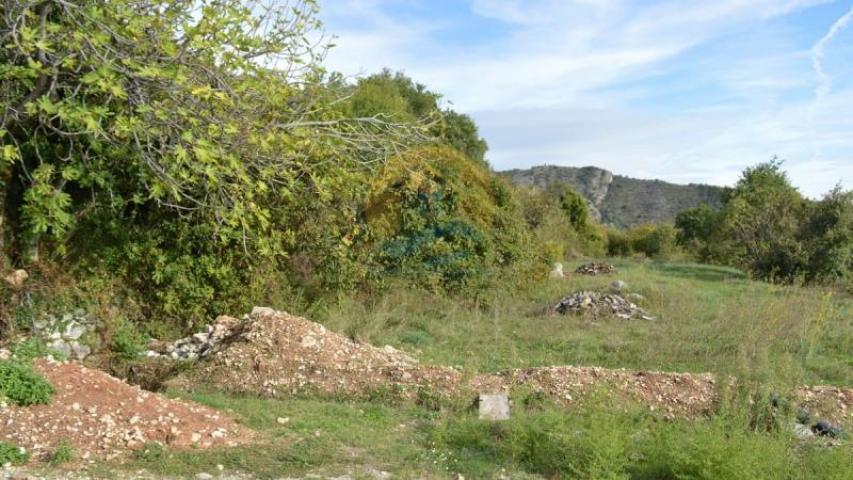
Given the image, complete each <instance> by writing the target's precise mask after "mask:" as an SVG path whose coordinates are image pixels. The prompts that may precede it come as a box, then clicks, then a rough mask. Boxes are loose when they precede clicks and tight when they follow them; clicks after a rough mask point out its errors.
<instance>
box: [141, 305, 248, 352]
mask: <svg viewBox="0 0 853 480" xmlns="http://www.w3.org/2000/svg"><path fill="white" fill-rule="evenodd" d="M244 324H245V323H244V322H243V321H241V320H238V319H236V318H234V317H229V316H225V315H222V316H219V317H217V318H216V320H214V322H213V323H212V324H210V325H208V326H207V327H206V328H205V331H203V332H198V333H195V334H193V335H190V336H189V337H186V338H182V339H179V340H176V341H175V342H172V343H167V344H157V343H155V345H153V346H154V347H155V348H153V349H151V350H148V351H147V352H146V356H147V357H149V358H157V357H169V358H172V359H174V360H196V359H199V358H205V357H207V356H209V355H211V354H212V353H215V352H218V351H219V350H220V349H222V348H223V347H224V346H225V345H227V344H228V342H229V341H230V340H231V339H233V338H235V337H236V336H237V335H238V334H239V333H240V332H241V331H242V327H243V326H244Z"/></svg>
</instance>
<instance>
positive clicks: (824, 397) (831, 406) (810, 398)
mask: <svg viewBox="0 0 853 480" xmlns="http://www.w3.org/2000/svg"><path fill="white" fill-rule="evenodd" d="M796 397H797V401H798V402H799V404H800V405H801V406H802V408H803V409H804V410H806V411H807V412H809V414H810V415H811V416H812V417H813V418H819V419H823V420H825V421H828V422H831V423H832V424H836V425H838V424H844V425H848V426H851V427H853V388H840V387H834V386H828V385H812V386H802V387H800V388H799V389H798V390H797V391H796Z"/></svg>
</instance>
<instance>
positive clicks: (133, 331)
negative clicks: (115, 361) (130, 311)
mask: <svg viewBox="0 0 853 480" xmlns="http://www.w3.org/2000/svg"><path fill="white" fill-rule="evenodd" d="M145 341H146V339H145V336H144V335H143V334H142V333H141V332H140V331H139V329H138V328H137V326H136V325H135V324H133V323H131V322H129V321H127V320H125V319H123V318H119V319H118V320H117V321H116V325H115V327H114V330H113V332H112V342H111V344H110V350H112V351H113V352H114V353H117V354H118V355H119V356H120V357H122V358H124V359H126V360H133V359H135V358H138V357H139V355H140V354H141V353H142V352H143V351H145Z"/></svg>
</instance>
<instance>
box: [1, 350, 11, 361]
mask: <svg viewBox="0 0 853 480" xmlns="http://www.w3.org/2000/svg"><path fill="white" fill-rule="evenodd" d="M10 358H12V352H11V351H9V350H8V349H6V348H0V360H9V359H10Z"/></svg>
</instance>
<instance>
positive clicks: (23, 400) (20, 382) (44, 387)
mask: <svg viewBox="0 0 853 480" xmlns="http://www.w3.org/2000/svg"><path fill="white" fill-rule="evenodd" d="M53 392H54V390H53V387H52V386H51V385H50V384H49V383H47V381H46V380H45V379H44V378H43V377H42V376H41V375H39V374H38V373H36V372H35V371H33V369H32V368H31V367H29V366H28V365H25V364H23V363H20V362H10V361H0V397H5V398H7V399H9V400H11V401H12V402H14V403H15V404H17V405H22V406H26V405H36V404H45V403H49V402H50V399H51V396H52V395H53Z"/></svg>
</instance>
